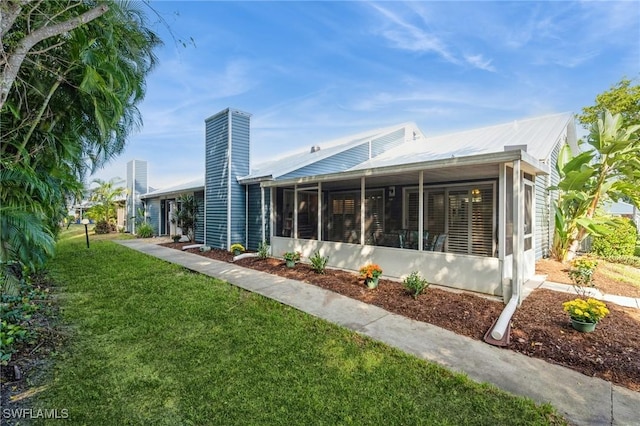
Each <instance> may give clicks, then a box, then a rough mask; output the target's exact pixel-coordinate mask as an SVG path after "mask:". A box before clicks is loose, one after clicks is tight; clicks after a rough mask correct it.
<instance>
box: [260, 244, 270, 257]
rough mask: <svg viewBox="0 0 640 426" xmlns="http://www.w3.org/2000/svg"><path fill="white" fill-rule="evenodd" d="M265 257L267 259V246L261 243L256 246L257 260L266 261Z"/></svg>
mask: <svg viewBox="0 0 640 426" xmlns="http://www.w3.org/2000/svg"><path fill="white" fill-rule="evenodd" d="M267 257H269V244H267V242H266V241H262V242H261V243H260V245H259V246H258V259H266V258H267Z"/></svg>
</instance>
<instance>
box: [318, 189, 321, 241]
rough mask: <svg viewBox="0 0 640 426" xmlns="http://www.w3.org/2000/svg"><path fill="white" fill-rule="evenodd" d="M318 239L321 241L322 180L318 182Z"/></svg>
mask: <svg viewBox="0 0 640 426" xmlns="http://www.w3.org/2000/svg"><path fill="white" fill-rule="evenodd" d="M318 241H322V182H318Z"/></svg>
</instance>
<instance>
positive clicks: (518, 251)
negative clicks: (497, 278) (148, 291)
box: [511, 160, 524, 306]
mask: <svg viewBox="0 0 640 426" xmlns="http://www.w3.org/2000/svg"><path fill="white" fill-rule="evenodd" d="M522 186H523V183H522V177H521V176H520V160H515V161H514V162H513V274H512V277H513V278H512V281H511V283H512V284H511V292H512V293H511V294H512V297H513V296H514V295H517V297H518V306H519V305H520V303H521V302H522V292H521V291H520V290H521V289H522V273H523V271H522V269H523V264H522V262H524V256H523V248H524V203H523V199H524V197H523V196H522Z"/></svg>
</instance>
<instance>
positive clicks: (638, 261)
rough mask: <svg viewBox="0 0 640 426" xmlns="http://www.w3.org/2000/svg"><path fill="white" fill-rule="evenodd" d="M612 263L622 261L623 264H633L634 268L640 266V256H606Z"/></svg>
mask: <svg viewBox="0 0 640 426" xmlns="http://www.w3.org/2000/svg"><path fill="white" fill-rule="evenodd" d="M604 259H605V260H606V261H608V262H611V263H620V264H622V265H629V266H633V267H634V268H640V257H638V256H609V257H605V258H604Z"/></svg>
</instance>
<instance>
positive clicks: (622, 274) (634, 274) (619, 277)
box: [599, 262, 640, 288]
mask: <svg viewBox="0 0 640 426" xmlns="http://www.w3.org/2000/svg"><path fill="white" fill-rule="evenodd" d="M599 271H600V273H601V274H603V275H605V276H607V277H608V278H611V279H613V280H616V281H618V282H621V283H625V284H628V285H631V286H634V287H638V288H640V269H638V268H634V267H633V266H629V265H623V264H620V263H612V262H601V265H600V266H599Z"/></svg>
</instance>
